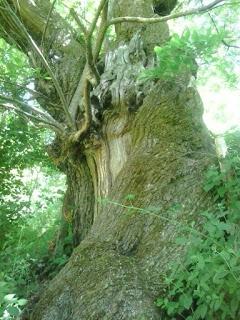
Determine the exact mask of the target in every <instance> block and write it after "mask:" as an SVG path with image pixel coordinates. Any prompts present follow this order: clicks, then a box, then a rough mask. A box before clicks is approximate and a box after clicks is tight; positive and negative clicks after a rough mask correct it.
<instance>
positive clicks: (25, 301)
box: [17, 299, 28, 306]
mask: <svg viewBox="0 0 240 320" xmlns="http://www.w3.org/2000/svg"><path fill="white" fill-rule="evenodd" d="M27 302H28V301H27V299H19V300H18V301H17V304H18V305H19V306H25V304H27Z"/></svg>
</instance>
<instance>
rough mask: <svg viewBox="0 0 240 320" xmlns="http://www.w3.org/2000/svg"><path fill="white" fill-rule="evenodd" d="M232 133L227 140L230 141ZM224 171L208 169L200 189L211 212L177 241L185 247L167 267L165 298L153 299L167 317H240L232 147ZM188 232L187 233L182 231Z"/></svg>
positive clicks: (236, 162) (236, 171)
mask: <svg viewBox="0 0 240 320" xmlns="http://www.w3.org/2000/svg"><path fill="white" fill-rule="evenodd" d="M233 136H234V135H232V136H231V137H229V141H235V139H236V136H239V133H238V134H237V135H235V138H234V137H233ZM229 150H230V152H229V155H228V156H227V158H226V159H225V160H224V161H223V170H222V172H220V171H219V170H218V169H217V167H213V168H211V169H210V170H209V171H208V172H207V175H206V183H205V185H204V188H205V190H206V191H207V192H212V194H213V195H215V200H216V208H215V210H212V211H211V212H203V213H201V217H202V219H201V222H202V223H201V226H200V229H198V230H194V229H192V231H191V232H190V234H189V228H187V229H186V230H184V228H183V229H182V232H183V236H181V238H178V239H177V243H178V244H179V245H184V246H185V247H186V254H185V257H184V259H182V261H181V262H180V263H177V264H176V263H175V264H174V265H172V268H171V272H170V274H169V276H168V277H167V278H166V280H165V282H166V283H165V284H166V291H165V294H164V296H162V297H161V298H159V299H157V301H156V304H157V306H159V307H160V308H161V310H162V312H163V314H164V315H165V316H166V317H171V319H179V317H180V318H183V319H188V320H191V319H196V320H197V319H222V320H226V319H239V317H240V290H239V288H240V237H239V222H240V215H239V211H240V198H239V194H240V184H239V181H240V180H239V179H240V158H239V151H238V150H236V149H234V144H230V146H229ZM186 231H188V232H186Z"/></svg>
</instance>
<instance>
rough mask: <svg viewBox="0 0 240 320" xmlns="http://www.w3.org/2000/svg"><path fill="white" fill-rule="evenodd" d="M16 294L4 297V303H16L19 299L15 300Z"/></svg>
mask: <svg viewBox="0 0 240 320" xmlns="http://www.w3.org/2000/svg"><path fill="white" fill-rule="evenodd" d="M15 296H16V295H15V294H14V293H13V294H7V295H6V296H5V297H4V301H5V302H8V303H11V302H14V301H16V300H17V299H16V298H15Z"/></svg>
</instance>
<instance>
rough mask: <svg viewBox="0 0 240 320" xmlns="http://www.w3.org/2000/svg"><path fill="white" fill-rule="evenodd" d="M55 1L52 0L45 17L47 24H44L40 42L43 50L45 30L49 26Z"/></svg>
mask: <svg viewBox="0 0 240 320" xmlns="http://www.w3.org/2000/svg"><path fill="white" fill-rule="evenodd" d="M56 1H57V0H53V3H52V5H51V8H50V10H49V12H48V16H47V22H46V24H45V28H44V30H43V34H42V40H41V46H40V47H41V48H42V50H43V48H44V41H45V36H46V33H47V28H48V25H49V22H50V18H51V15H52V12H53V9H54V6H55V3H56Z"/></svg>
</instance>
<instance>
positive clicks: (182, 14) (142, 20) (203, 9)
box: [108, 0, 225, 27]
mask: <svg viewBox="0 0 240 320" xmlns="http://www.w3.org/2000/svg"><path fill="white" fill-rule="evenodd" d="M221 2H225V0H215V1H213V2H211V3H210V4H208V5H206V6H201V7H199V8H195V9H190V10H187V11H184V12H179V13H173V14H170V15H167V16H164V17H158V18H142V17H118V18H114V19H112V20H111V21H109V23H108V27H109V26H111V25H113V24H118V23H124V22H134V23H158V22H164V21H168V20H173V19H177V18H181V17H186V16H190V15H197V14H200V13H204V12H207V11H209V10H213V9H215V8H216V5H217V4H219V3H221Z"/></svg>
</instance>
